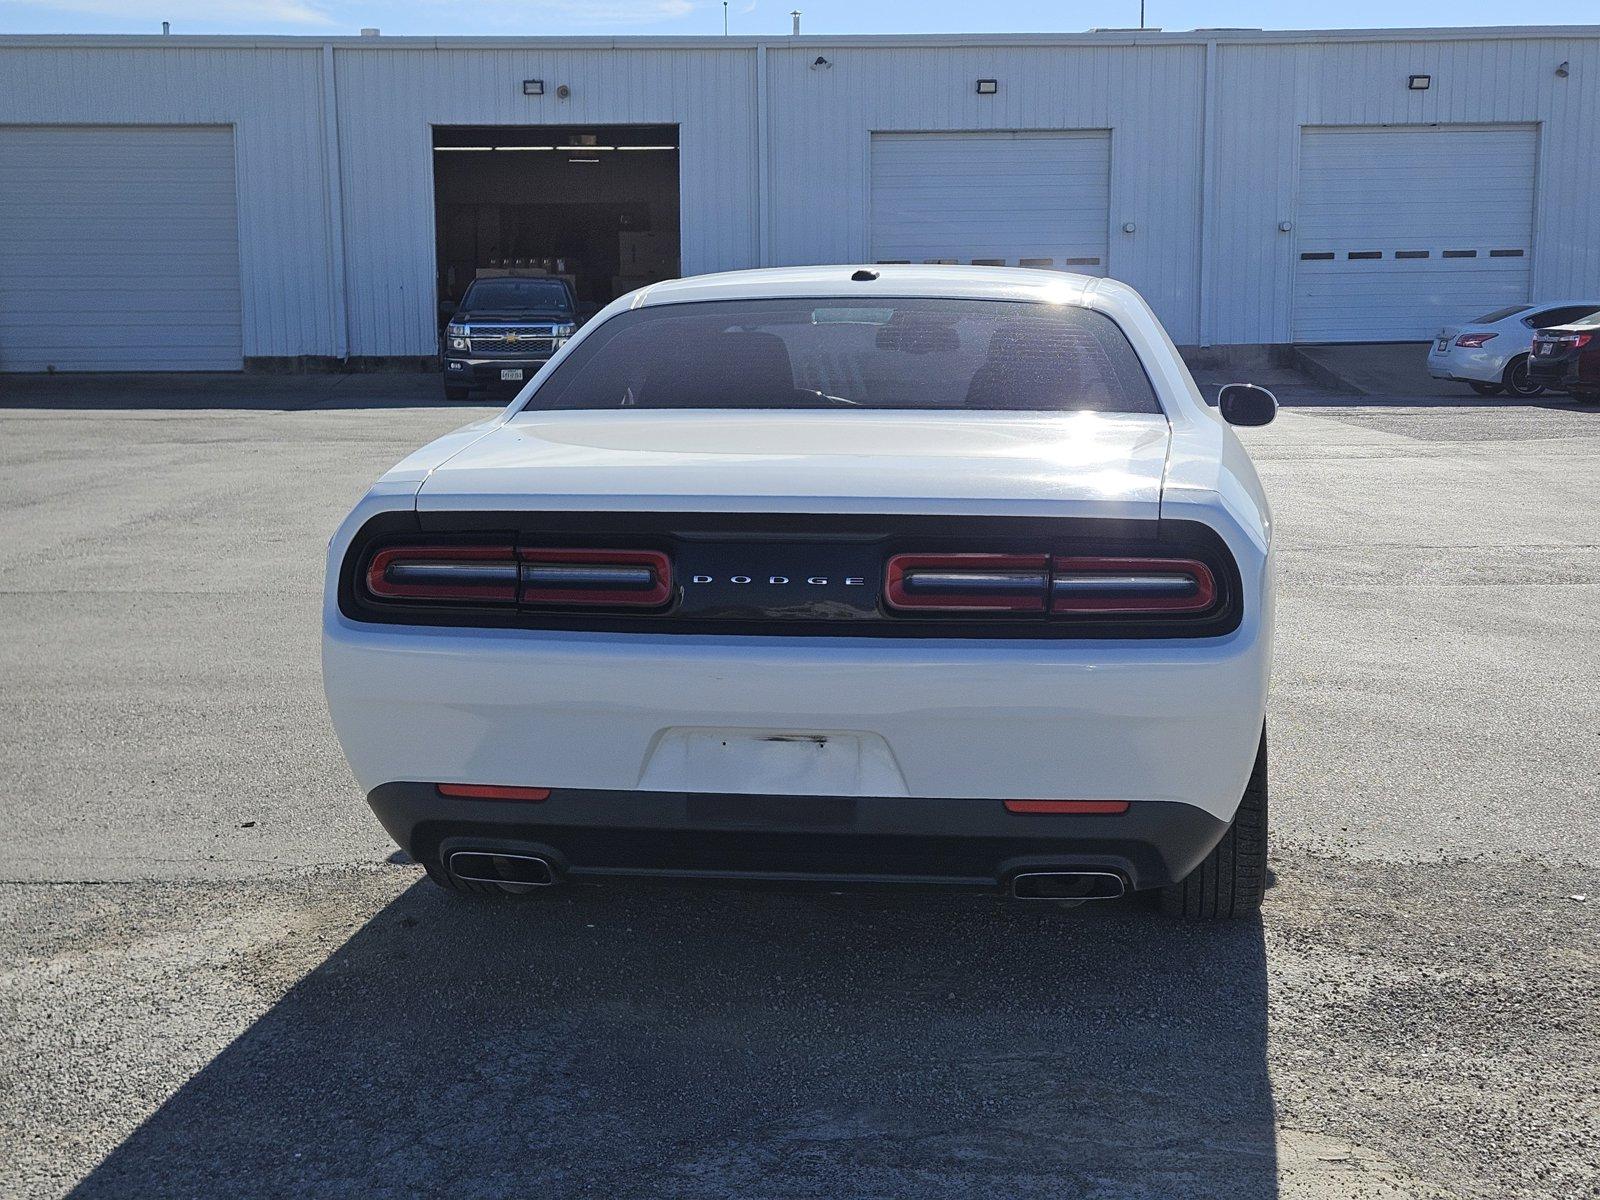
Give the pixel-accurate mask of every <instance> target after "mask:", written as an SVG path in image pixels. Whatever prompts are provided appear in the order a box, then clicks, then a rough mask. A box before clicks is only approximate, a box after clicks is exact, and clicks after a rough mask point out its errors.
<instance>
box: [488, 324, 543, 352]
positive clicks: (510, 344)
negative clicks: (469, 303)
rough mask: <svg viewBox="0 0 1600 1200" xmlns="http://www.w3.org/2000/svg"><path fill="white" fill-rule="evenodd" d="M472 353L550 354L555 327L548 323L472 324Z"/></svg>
mask: <svg viewBox="0 0 1600 1200" xmlns="http://www.w3.org/2000/svg"><path fill="white" fill-rule="evenodd" d="M471 342H472V352H473V353H474V354H515V355H519V356H526V355H545V356H548V355H551V354H553V353H555V348H556V341H555V329H554V327H552V326H550V325H497V326H493V327H490V328H483V327H481V326H473V328H472V334H471Z"/></svg>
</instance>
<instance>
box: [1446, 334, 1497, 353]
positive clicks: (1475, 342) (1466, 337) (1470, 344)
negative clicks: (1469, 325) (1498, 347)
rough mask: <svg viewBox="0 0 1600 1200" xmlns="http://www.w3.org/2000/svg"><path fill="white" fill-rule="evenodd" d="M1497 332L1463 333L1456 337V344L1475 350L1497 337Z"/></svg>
mask: <svg viewBox="0 0 1600 1200" xmlns="http://www.w3.org/2000/svg"><path fill="white" fill-rule="evenodd" d="M1499 336H1500V335H1499V334H1498V333H1463V334H1462V335H1461V336H1460V337H1458V338H1457V339H1456V345H1458V346H1461V347H1462V348H1464V349H1467V350H1476V349H1478V347H1480V346H1482V345H1484V344H1485V343H1486V342H1492V341H1494V339H1495V338H1497V337H1499Z"/></svg>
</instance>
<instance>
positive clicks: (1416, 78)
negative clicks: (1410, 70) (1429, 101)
mask: <svg viewBox="0 0 1600 1200" xmlns="http://www.w3.org/2000/svg"><path fill="white" fill-rule="evenodd" d="M1432 86H1433V76H1432V75H1412V76H1410V77H1408V78H1407V79H1406V87H1408V88H1410V89H1411V90H1412V91H1413V92H1425V91H1427V90H1428V89H1429V88H1431V87H1432Z"/></svg>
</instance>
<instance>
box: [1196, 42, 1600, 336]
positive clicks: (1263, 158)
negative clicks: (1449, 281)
mask: <svg viewBox="0 0 1600 1200" xmlns="http://www.w3.org/2000/svg"><path fill="white" fill-rule="evenodd" d="M1563 62H1566V63H1568V64H1569V66H1568V72H1569V73H1568V75H1567V76H1566V77H1560V76H1557V75H1556V73H1555V72H1556V68H1557V67H1558V66H1559V65H1560V64H1561V63H1563ZM1412 74H1426V75H1431V76H1432V77H1433V80H1432V86H1431V87H1430V88H1429V89H1428V90H1427V91H1422V92H1413V91H1409V90H1408V89H1407V88H1406V78H1407V76H1409V75H1412ZM1216 85H1217V91H1216V105H1217V110H1216V111H1217V115H1216V126H1215V136H1216V141H1217V155H1216V159H1215V163H1214V170H1215V177H1216V188H1215V191H1214V193H1213V196H1214V199H1215V204H1216V206H1217V211H1216V224H1215V234H1214V236H1215V239H1216V240H1215V242H1214V244H1213V246H1212V249H1211V263H1212V268H1211V274H1210V279H1211V295H1210V308H1211V314H1212V322H1211V328H1210V330H1209V332H1210V339H1209V340H1211V341H1212V342H1215V343H1218V344H1230V343H1250V342H1287V341H1288V340H1289V338H1290V324H1289V320H1290V301H1291V294H1292V289H1293V286H1294V260H1295V256H1296V255H1297V253H1298V245H1297V240H1296V231H1294V230H1291V231H1290V232H1288V233H1284V232H1281V231H1280V230H1279V229H1278V224H1279V222H1280V221H1289V222H1293V221H1294V220H1295V207H1296V186H1295V181H1296V178H1297V175H1298V161H1297V160H1298V156H1299V152H1300V131H1301V128H1302V127H1303V126H1307V125H1312V126H1318V125H1427V124H1434V123H1444V124H1470V125H1481V124H1499V123H1504V124H1522V123H1528V124H1537V125H1539V127H1540V129H1539V179H1538V186H1537V188H1536V192H1535V199H1534V204H1535V209H1534V255H1533V267H1534V275H1533V290H1534V295H1535V296H1540V297H1555V298H1561V299H1566V298H1569V297H1573V296H1581V295H1586V294H1589V293H1600V203H1596V200H1595V198H1596V197H1597V196H1600V154H1596V153H1595V150H1594V146H1595V142H1596V132H1595V131H1596V129H1597V127H1600V39H1596V38H1594V37H1586V38H1549V39H1543V38H1484V39H1482V40H1437V39H1434V40H1401V39H1396V40H1393V41H1363V42H1322V43H1316V44H1292V45H1271V44H1268V45H1227V44H1223V45H1219V46H1218V48H1217V71H1216Z"/></svg>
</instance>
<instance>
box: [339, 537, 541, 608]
mask: <svg viewBox="0 0 1600 1200" xmlns="http://www.w3.org/2000/svg"><path fill="white" fill-rule="evenodd" d="M517 574H518V572H517V552H516V551H515V550H514V549H513V548H512V547H510V546H391V547H390V548H389V549H387V550H379V551H378V552H377V553H376V554H374V555H373V556H372V561H371V562H369V563H368V564H367V591H368V593H369V594H370V595H372V596H373V597H374V598H375V599H378V600H423V601H427V600H434V601H444V602H447V603H462V602H465V603H472V604H515V603H516V601H517Z"/></svg>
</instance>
